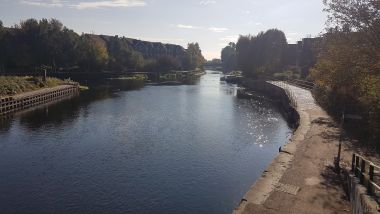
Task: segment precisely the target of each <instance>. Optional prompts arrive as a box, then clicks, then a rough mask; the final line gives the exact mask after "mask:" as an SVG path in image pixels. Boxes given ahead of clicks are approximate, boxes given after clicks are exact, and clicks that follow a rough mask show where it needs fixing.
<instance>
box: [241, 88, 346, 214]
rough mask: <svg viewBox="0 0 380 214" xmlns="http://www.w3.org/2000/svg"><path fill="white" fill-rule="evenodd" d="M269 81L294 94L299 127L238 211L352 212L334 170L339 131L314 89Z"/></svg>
mask: <svg viewBox="0 0 380 214" xmlns="http://www.w3.org/2000/svg"><path fill="white" fill-rule="evenodd" d="M270 83H272V84H274V85H277V86H279V87H282V88H284V89H286V90H288V92H289V94H291V96H293V98H294V99H295V101H296V103H297V111H298V112H299V114H300V126H299V128H298V129H297V130H296V132H295V133H294V135H293V137H292V139H291V141H290V142H289V143H288V144H287V145H285V146H284V147H283V148H282V150H281V152H280V153H279V155H278V156H277V157H276V158H275V159H274V160H273V162H272V163H271V165H270V166H269V167H268V168H267V170H266V171H265V172H264V173H263V175H262V177H261V178H259V179H258V180H257V182H256V183H255V184H254V185H253V186H252V187H251V189H250V190H249V191H248V192H247V194H246V195H245V196H244V198H243V200H242V203H241V204H240V206H239V207H238V208H237V209H236V210H235V211H234V213H296V214H298V213H350V204H349V202H348V200H347V198H346V195H345V193H344V191H343V188H342V185H341V183H342V182H341V180H340V178H339V177H338V176H337V175H336V174H335V173H334V172H333V160H334V156H336V154H337V151H338V138H339V130H338V128H337V127H336V125H335V124H334V122H333V121H332V120H331V118H330V117H329V116H328V115H327V114H326V112H325V111H323V110H322V109H321V108H320V107H319V106H318V105H317V104H316V103H315V100H314V98H313V96H312V94H311V92H310V91H308V90H305V89H302V88H298V87H295V86H292V85H289V84H286V83H284V82H278V81H276V82H270ZM346 152H347V153H349V151H346ZM346 156H347V157H350V156H349V155H346Z"/></svg>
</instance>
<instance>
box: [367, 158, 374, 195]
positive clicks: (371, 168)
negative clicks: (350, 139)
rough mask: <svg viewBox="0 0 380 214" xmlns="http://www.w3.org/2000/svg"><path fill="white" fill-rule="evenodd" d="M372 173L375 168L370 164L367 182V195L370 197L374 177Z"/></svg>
mask: <svg viewBox="0 0 380 214" xmlns="http://www.w3.org/2000/svg"><path fill="white" fill-rule="evenodd" d="M374 172H375V167H374V166H373V165H372V164H370V165H369V172H368V174H369V180H368V194H369V195H372V193H373V191H372V182H373V176H374Z"/></svg>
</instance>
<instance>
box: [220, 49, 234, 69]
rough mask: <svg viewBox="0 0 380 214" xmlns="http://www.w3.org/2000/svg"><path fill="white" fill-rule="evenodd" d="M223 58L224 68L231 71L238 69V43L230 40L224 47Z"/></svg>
mask: <svg viewBox="0 0 380 214" xmlns="http://www.w3.org/2000/svg"><path fill="white" fill-rule="evenodd" d="M221 60H222V65H223V68H224V70H226V71H231V70H234V69H236V44H235V43H233V42H230V43H229V44H228V46H226V47H225V48H223V49H222V53H221Z"/></svg>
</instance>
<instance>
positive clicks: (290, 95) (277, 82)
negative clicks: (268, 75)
mask: <svg viewBox="0 0 380 214" xmlns="http://www.w3.org/2000/svg"><path fill="white" fill-rule="evenodd" d="M272 81H273V82H275V83H274V85H277V86H278V87H280V88H282V89H284V91H285V93H286V95H287V96H288V98H289V100H290V104H291V105H292V106H293V108H295V109H296V108H297V100H296V96H295V94H294V92H293V91H292V90H291V89H290V87H289V84H288V83H286V82H285V81H283V80H275V79H273V80H272ZM272 81H269V82H272ZM272 84H273V83H272Z"/></svg>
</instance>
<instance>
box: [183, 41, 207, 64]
mask: <svg viewBox="0 0 380 214" xmlns="http://www.w3.org/2000/svg"><path fill="white" fill-rule="evenodd" d="M205 61H206V60H205V58H204V57H203V55H202V51H201V49H200V48H199V44H198V43H189V44H188V45H187V49H186V54H185V56H184V59H183V61H182V63H183V66H184V67H185V69H189V70H194V69H197V68H202V67H203V63H204V62H205Z"/></svg>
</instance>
